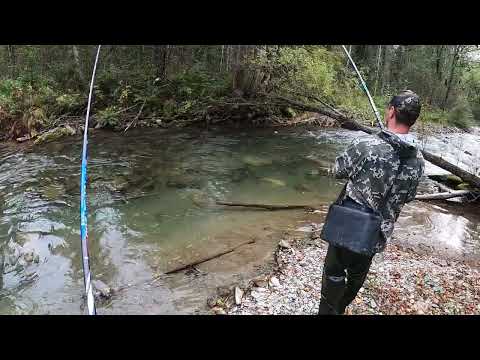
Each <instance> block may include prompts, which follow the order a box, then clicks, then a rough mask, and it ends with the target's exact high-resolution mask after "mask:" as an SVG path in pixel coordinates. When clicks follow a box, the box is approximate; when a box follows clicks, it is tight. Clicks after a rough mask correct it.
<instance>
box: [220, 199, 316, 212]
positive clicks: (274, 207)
mask: <svg viewBox="0 0 480 360" xmlns="http://www.w3.org/2000/svg"><path fill="white" fill-rule="evenodd" d="M216 204H217V205H224V206H241V207H250V208H259V209H265V210H270V211H275V210H294V209H307V210H313V209H314V207H313V206H311V205H272V204H251V203H242V202H226V201H217V202H216Z"/></svg>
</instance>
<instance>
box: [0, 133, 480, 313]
mask: <svg viewBox="0 0 480 360" xmlns="http://www.w3.org/2000/svg"><path fill="white" fill-rule="evenodd" d="M356 136H363V135H362V134H360V133H355V132H350V131H346V130H339V129H330V130H325V129H314V128H312V129H308V128H289V129H287V128H284V129H263V130H260V129H257V130H248V131H238V130H237V131H233V130H210V131H205V130H193V129H192V130H181V131H178V130H175V131H174V130H162V129H154V130H145V129H143V130H142V129H139V130H130V131H128V132H127V133H125V134H124V133H112V132H104V131H101V130H95V131H93V132H92V133H91V134H90V138H89V165H88V166H89V168H88V169H89V186H88V190H87V191H88V197H89V217H88V225H89V244H90V257H91V269H92V274H93V278H94V279H96V280H101V281H102V282H103V283H105V284H107V285H108V286H110V287H114V288H118V287H123V290H121V291H119V292H118V293H117V294H114V296H113V297H112V298H111V299H109V300H108V301H106V302H105V303H99V304H97V305H98V306H97V311H98V313H99V314H193V313H204V312H206V306H205V302H206V298H207V296H208V295H209V294H211V293H212V292H213V291H214V289H215V288H216V287H217V286H222V285H228V284H231V283H233V282H235V281H238V280H241V279H243V278H248V276H250V275H252V274H255V273H257V272H258V271H259V270H261V269H262V268H263V267H268V266H269V264H270V263H271V262H272V261H273V249H275V247H276V245H277V243H278V241H279V239H281V238H282V236H283V234H284V233H285V232H286V231H291V230H292V229H296V228H301V227H302V226H305V225H308V224H310V223H312V222H314V223H318V224H321V223H322V222H323V217H324V216H325V211H319V212H316V213H306V212H305V211H303V210H288V211H276V212H269V211H262V210H247V209H232V208H225V207H222V206H218V205H216V204H215V200H225V201H240V202H257V203H267V204H309V205H314V206H315V207H317V208H319V209H324V210H325V209H326V206H328V204H329V203H330V202H331V201H332V200H334V199H335V197H336V195H337V193H338V192H339V190H340V188H341V186H342V183H341V181H338V180H335V179H331V178H327V177H323V176H320V175H319V174H318V171H316V168H315V166H316V165H315V163H312V162H311V161H310V160H308V159H307V157H309V156H315V158H317V159H321V160H324V161H325V162H333V160H334V158H335V155H336V154H337V153H338V152H339V151H341V150H342V149H343V148H345V146H347V144H348V143H350V142H351V141H352V140H353V139H354V138H355V137H356ZM452 136H454V135H452ZM470 136H471V137H470ZM459 139H464V140H462V143H459V141H460V140H459ZM465 139H466V138H465V137H458V138H454V139H450V140H452V141H450V142H451V143H452V144H453V145H448V147H446V146H445V145H444V144H445V143H444V142H443V141H442V140H441V139H436V138H430V139H427V141H425V140H423V139H420V140H419V141H422V144H421V145H422V146H426V147H427V149H429V150H438V149H440V148H441V151H442V153H445V154H447V155H446V156H450V157H452V156H454V157H455V159H456V161H457V160H458V162H459V165H461V166H465V167H469V166H475V161H476V157H478V153H479V151H478V149H479V137H478V136H477V135H469V137H468V139H467V141H465ZM460 151H461V152H462V154H463V155H461V156H459V155H458V154H460ZM465 151H467V152H468V153H465ZM80 153H81V139H80V138H79V137H73V138H68V139H66V140H62V141H59V142H55V143H51V144H45V145H42V146H35V147H33V146H30V145H22V146H18V145H6V144H4V145H1V146H0V163H1V165H0V198H1V200H2V203H1V210H2V214H1V218H0V235H1V237H0V245H1V252H0V270H2V272H3V274H4V275H3V276H2V277H1V281H0V314H83V313H84V310H83V309H82V305H83V303H84V301H83V299H82V295H83V276H82V265H81V254H80V231H79V178H80ZM468 154H473V155H468ZM478 163H479V162H478V161H477V162H476V164H478ZM427 170H428V172H429V173H437V172H441V171H440V170H439V169H438V168H435V167H433V166H432V167H428V168H427ZM479 220H480V219H479V215H478V212H476V211H475V209H474V208H473V209H469V208H468V207H467V208H465V207H464V206H461V207H460V206H458V203H455V202H450V203H421V202H418V201H415V202H412V203H411V204H409V205H407V206H406V208H405V211H404V212H403V213H402V216H401V218H400V219H399V223H398V226H397V230H396V232H395V239H394V241H398V242H402V243H405V244H411V246H413V247H415V248H417V249H418V248H419V244H423V247H424V249H425V251H439V252H444V253H445V254H446V256H456V257H465V258H468V259H469V260H470V261H472V262H476V261H478V256H479V255H480V241H479V240H480V236H479V234H480V229H479V223H480V222H479ZM247 242H250V243H249V244H246V243H247ZM242 244H245V245H242ZM232 247H238V248H237V249H236V250H235V251H234V252H232V253H229V254H226V255H224V256H221V257H219V258H216V259H214V260H212V261H209V262H205V263H203V264H201V265H199V266H197V267H196V268H195V270H192V271H189V272H179V273H176V274H172V275H169V276H161V274H163V273H164V272H166V271H168V270H171V269H174V268H176V267H178V266H181V265H182V264H188V263H190V262H192V261H195V260H196V259H201V258H204V257H209V255H214V254H216V253H219V252H222V251H223V250H228V249H230V248H232Z"/></svg>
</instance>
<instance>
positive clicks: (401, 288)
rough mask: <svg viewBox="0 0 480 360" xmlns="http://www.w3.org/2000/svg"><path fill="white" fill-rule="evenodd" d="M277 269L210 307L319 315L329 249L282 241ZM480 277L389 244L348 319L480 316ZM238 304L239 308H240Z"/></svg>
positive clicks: (235, 311)
mask: <svg viewBox="0 0 480 360" xmlns="http://www.w3.org/2000/svg"><path fill="white" fill-rule="evenodd" d="M281 245H282V246H280V245H279V248H278V250H277V253H276V259H277V265H278V266H277V267H276V268H275V269H274V270H272V271H271V273H270V274H266V275H265V276H261V277H258V278H256V279H254V280H252V281H250V283H249V284H248V285H246V286H245V287H244V288H243V289H241V288H240V287H237V288H236V289H235V288H234V289H231V290H232V291H231V292H230V294H224V298H223V300H222V299H217V301H216V303H215V300H214V301H212V299H210V301H209V304H210V306H211V307H213V309H212V310H213V312H214V313H217V314H225V313H226V314H239V315H249V314H289V315H294V314H295V315H315V314H316V313H317V308H318V304H319V301H320V289H321V278H322V268H323V259H324V257H325V254H326V249H327V246H326V244H325V243H324V242H323V241H322V240H320V239H318V238H316V239H305V238H304V239H291V240H290V242H288V241H286V240H283V241H281ZM479 300H480V272H479V271H478V270H477V269H475V268H472V267H469V266H468V265H466V264H464V263H462V262H459V261H456V260H446V259H442V258H439V257H436V256H435V254H427V255H420V254H418V253H415V252H413V251H412V250H404V249H402V248H400V247H399V246H397V245H394V244H389V245H388V246H387V249H386V251H385V252H384V253H383V254H379V255H377V256H375V258H374V261H373V264H372V267H371V271H370V273H369V275H368V278H367V280H366V282H365V284H364V287H363V288H362V289H361V290H360V293H359V295H358V296H357V298H356V299H355V301H354V303H352V304H351V305H350V306H349V309H348V310H347V313H348V314H362V315H367V314H375V315H381V314H386V315H393V314H436V315H438V314H479V313H480V301H479ZM235 303H237V304H235Z"/></svg>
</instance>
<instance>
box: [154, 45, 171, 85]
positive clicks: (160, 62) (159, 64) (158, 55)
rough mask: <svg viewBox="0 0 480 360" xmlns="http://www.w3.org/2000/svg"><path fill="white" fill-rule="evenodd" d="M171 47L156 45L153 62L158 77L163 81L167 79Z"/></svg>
mask: <svg viewBox="0 0 480 360" xmlns="http://www.w3.org/2000/svg"><path fill="white" fill-rule="evenodd" d="M168 53H169V45H156V46H155V48H154V53H153V62H154V64H155V68H156V74H155V75H156V77H158V78H160V79H161V80H165V79H166V78H167V66H168Z"/></svg>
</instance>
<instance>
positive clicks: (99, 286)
mask: <svg viewBox="0 0 480 360" xmlns="http://www.w3.org/2000/svg"><path fill="white" fill-rule="evenodd" d="M92 285H93V288H94V289H95V292H96V293H97V295H100V296H102V297H103V298H107V299H108V298H110V297H111V296H112V295H113V291H112V288H111V287H109V286H108V285H107V284H105V283H104V282H103V281H101V280H93V281H92Z"/></svg>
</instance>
